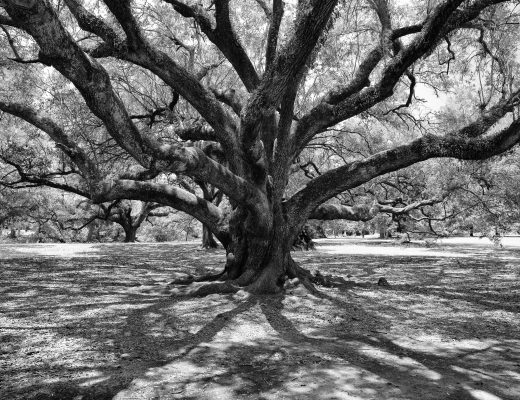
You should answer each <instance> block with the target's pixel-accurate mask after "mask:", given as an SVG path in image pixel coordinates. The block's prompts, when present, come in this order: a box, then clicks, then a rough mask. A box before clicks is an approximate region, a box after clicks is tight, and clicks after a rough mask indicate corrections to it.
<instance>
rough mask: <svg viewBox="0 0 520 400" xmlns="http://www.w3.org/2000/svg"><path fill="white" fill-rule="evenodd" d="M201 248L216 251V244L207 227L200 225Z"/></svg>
mask: <svg viewBox="0 0 520 400" xmlns="http://www.w3.org/2000/svg"><path fill="white" fill-rule="evenodd" d="M202 247H203V248H204V249H216V248H217V247H218V243H217V241H216V240H215V237H214V236H213V233H211V231H210V230H209V228H208V227H207V225H204V224H202Z"/></svg>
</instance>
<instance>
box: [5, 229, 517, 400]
mask: <svg viewBox="0 0 520 400" xmlns="http://www.w3.org/2000/svg"><path fill="white" fill-rule="evenodd" d="M514 244H515V243H514V242H511V243H508V242H507V241H506V242H504V245H505V247H504V248H503V249H498V248H495V247H493V245H492V244H491V243H490V242H489V241H487V240H486V239H481V240H479V239H472V240H451V241H445V242H444V243H440V244H436V245H434V246H432V247H425V246H418V245H409V246H402V245H401V246H397V245H395V244H393V243H392V242H384V241H378V240H361V239H349V240H345V239H337V240H334V239H325V240H321V241H319V244H318V246H317V251H314V252H303V253H295V256H296V258H297V259H298V260H299V261H300V262H302V264H303V265H304V266H305V267H307V268H310V269H311V270H315V269H318V268H319V269H320V270H321V271H322V272H323V273H325V274H337V275H341V276H343V277H344V278H345V279H347V280H353V281H355V282H358V283H362V285H357V286H345V287H343V288H341V289H339V288H321V290H322V291H323V293H324V294H325V295H326V297H324V298H316V297H314V296H312V295H310V294H308V293H307V292H306V291H305V289H303V288H301V287H295V288H291V289H289V290H288V291H287V293H286V294H285V295H284V296H277V297H271V298H269V297H248V296H247V294H245V293H240V292H239V293H238V294H235V295H220V296H219V295H212V296H209V297H206V298H203V299H186V298H178V297H172V296H171V294H170V288H168V286H167V284H168V282H170V281H171V280H172V278H173V277H175V276H179V275H180V274H183V273H191V274H199V273H205V272H210V271H217V270H219V269H220V268H221V266H222V265H223V262H224V254H223V253H222V251H213V252H207V251H202V250H199V248H198V244H195V243H192V244H136V245H123V244H109V245H107V244H105V245H0V279H1V280H0V283H1V285H0V399H2V400H17V399H29V400H36V399H38V400H50V399H71V400H72V399H73V400H87V399H92V400H102V399H111V398H112V397H114V396H115V398H116V399H117V400H132V399H147V400H152V399H161V400H162V399H208V400H209V399H211V400H215V399H226V400H227V399H363V400H367V399H410V400H418V399H421V400H422V399H431V400H434V399H435V400H440V399H446V400H448V399H450V400H470V399H471V400H474V399H477V400H496V399H510V400H518V399H520V320H519V314H520V279H519V278H520V246H518V247H517V246H514ZM380 277H386V279H387V280H388V282H389V283H390V285H391V286H390V287H381V286H377V285H376V282H377V281H378V279H379V278H380Z"/></svg>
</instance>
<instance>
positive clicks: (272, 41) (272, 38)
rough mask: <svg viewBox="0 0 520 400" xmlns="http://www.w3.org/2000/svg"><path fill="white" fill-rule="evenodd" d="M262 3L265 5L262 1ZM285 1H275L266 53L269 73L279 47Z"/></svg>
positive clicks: (266, 67)
mask: <svg viewBox="0 0 520 400" xmlns="http://www.w3.org/2000/svg"><path fill="white" fill-rule="evenodd" d="M261 3H263V4H264V6H265V3H264V2H263V1H261ZM283 7H284V4H283V0H273V11H272V13H271V15H270V18H269V21H270V24H269V32H268V34H267V47H266V51H265V70H266V71H267V70H268V69H269V68H270V67H271V66H272V64H273V62H274V59H275V56H276V47H277V45H278V35H279V32H280V25H281V23H282V18H283Z"/></svg>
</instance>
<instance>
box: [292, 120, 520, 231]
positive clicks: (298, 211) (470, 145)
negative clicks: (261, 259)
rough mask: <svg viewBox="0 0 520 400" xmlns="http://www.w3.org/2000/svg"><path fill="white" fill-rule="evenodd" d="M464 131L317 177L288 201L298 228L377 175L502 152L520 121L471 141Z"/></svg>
mask: <svg viewBox="0 0 520 400" xmlns="http://www.w3.org/2000/svg"><path fill="white" fill-rule="evenodd" d="M462 131H463V130H461V131H459V132H458V133H452V134H449V135H446V136H435V135H425V136H423V137H421V138H419V139H416V140H414V141H412V142H409V143H408V144H405V145H402V146H398V147H396V148H393V149H391V150H386V151H382V152H380V153H377V154H375V155H373V156H371V157H368V158H367V159H366V160H363V161H357V162H353V163H350V164H347V165H345V166H342V167H339V168H336V169H333V170H330V171H327V172H326V173H324V174H322V175H321V176H319V177H317V178H315V179H314V180H312V181H310V182H309V183H307V186H306V187H305V188H304V189H302V190H300V191H299V192H298V193H296V194H295V195H294V196H293V197H292V198H291V199H290V200H289V201H288V202H287V209H288V210H290V214H291V218H292V219H293V220H294V222H293V225H294V227H295V229H296V230H297V229H298V228H299V227H301V225H302V224H303V223H304V221H305V216H306V215H310V214H311V212H312V211H313V210H314V209H315V208H316V207H317V206H318V205H319V204H322V203H324V202H325V201H326V200H328V199H330V198H332V197H334V196H336V195H338V194H339V193H342V192H344V191H346V190H348V189H352V188H354V187H357V186H359V185H361V184H362V183H364V182H368V181H369V180H371V179H373V178H375V177H376V176H380V175H383V174H385V173H388V172H392V171H395V170H398V169H401V168H405V167H407V166H409V165H412V164H415V163H417V162H419V161H424V160H427V159H429V158H434V157H455V158H459V159H468V160H478V159H485V158H489V157H491V156H493V155H495V154H499V153H502V152H504V151H505V150H507V149H509V148H511V147H513V146H515V145H516V144H517V143H518V141H519V140H520V121H519V120H517V121H514V122H512V123H511V124H510V125H509V126H508V127H507V128H505V129H503V130H501V131H499V132H496V133H493V134H488V135H486V136H483V137H482V136H481V137H477V138H474V139H468V138H467V136H465V135H463V134H462V133H461V132H462ZM482 133H483V132H482Z"/></svg>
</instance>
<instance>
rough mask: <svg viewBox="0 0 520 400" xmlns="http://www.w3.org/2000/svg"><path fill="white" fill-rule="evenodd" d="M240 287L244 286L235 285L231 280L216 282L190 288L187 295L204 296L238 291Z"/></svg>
mask: <svg viewBox="0 0 520 400" xmlns="http://www.w3.org/2000/svg"><path fill="white" fill-rule="evenodd" d="M240 289H242V288H241V287H239V286H235V285H233V284H232V283H231V282H215V283H209V284H206V285H202V286H199V287H196V288H193V290H189V291H188V292H187V293H186V295H187V296H193V297H204V296H209V295H210V294H226V293H236V292H238V291H239V290H240Z"/></svg>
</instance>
